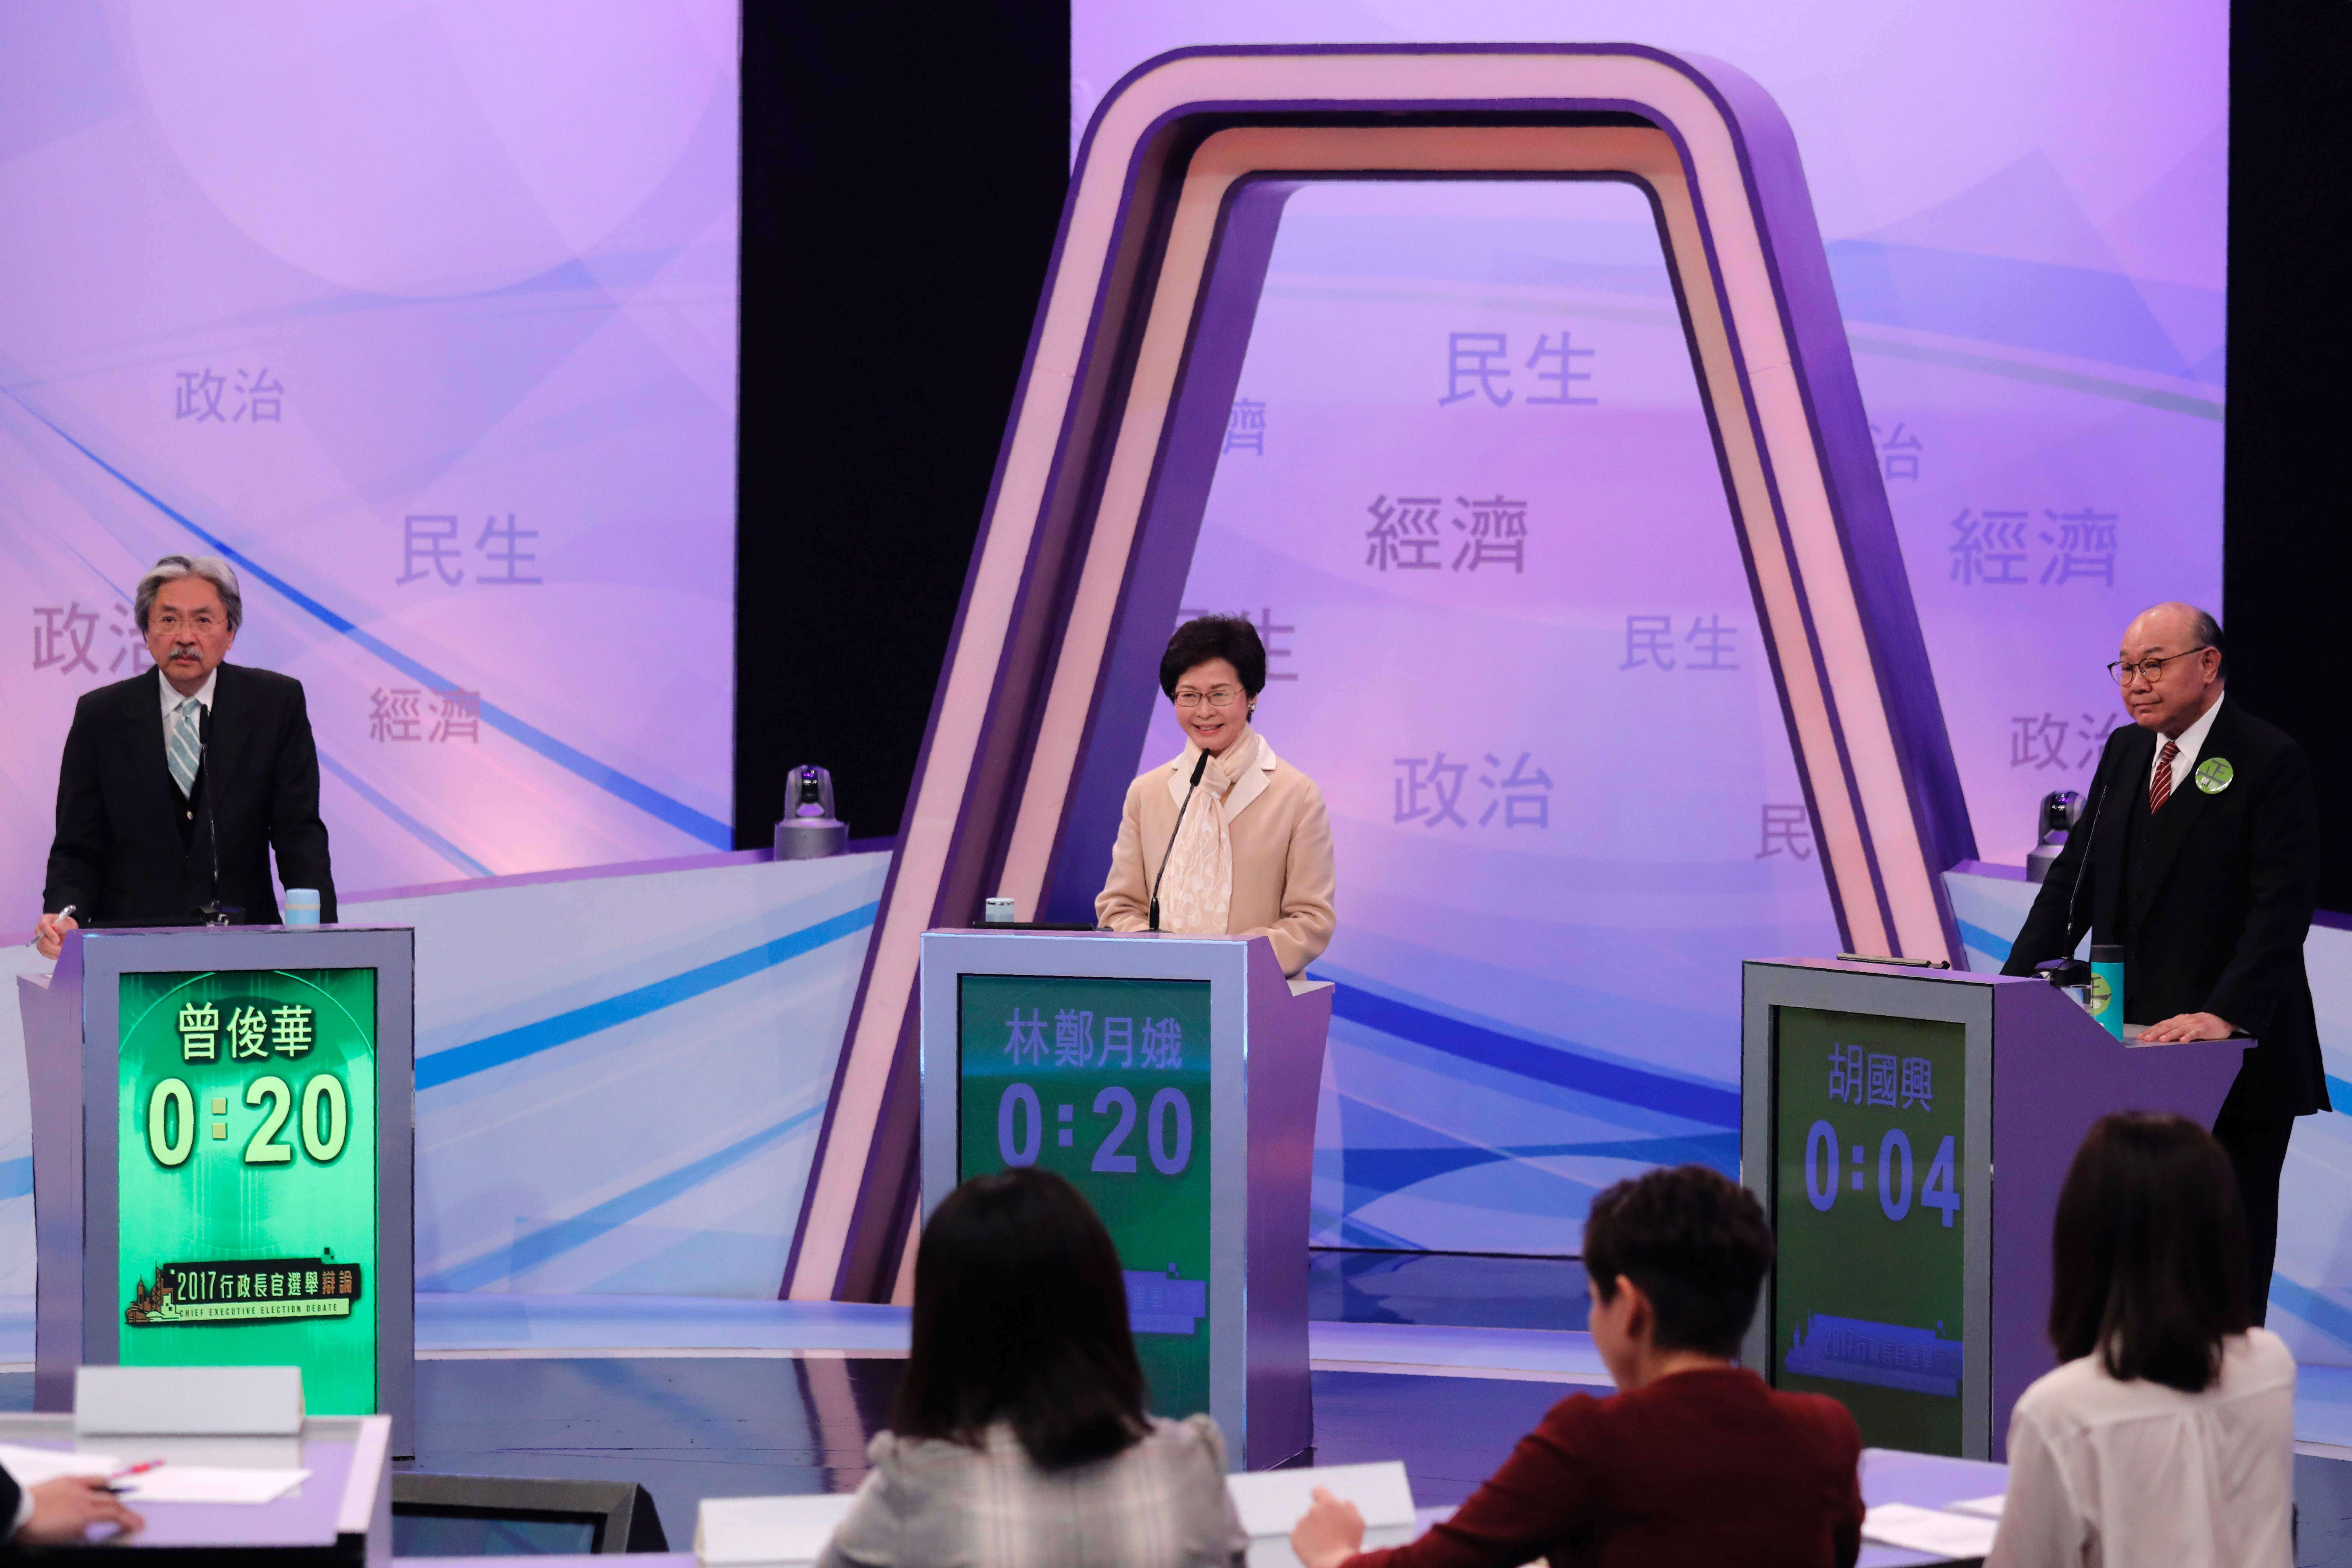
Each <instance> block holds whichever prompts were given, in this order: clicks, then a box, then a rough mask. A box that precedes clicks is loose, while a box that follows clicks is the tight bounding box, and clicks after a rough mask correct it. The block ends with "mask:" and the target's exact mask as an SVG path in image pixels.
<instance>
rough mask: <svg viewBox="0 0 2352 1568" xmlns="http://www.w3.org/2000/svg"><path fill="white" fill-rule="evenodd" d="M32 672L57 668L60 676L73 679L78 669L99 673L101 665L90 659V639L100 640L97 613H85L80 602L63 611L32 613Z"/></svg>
mask: <svg viewBox="0 0 2352 1568" xmlns="http://www.w3.org/2000/svg"><path fill="white" fill-rule="evenodd" d="M33 616H34V617H35V618H34V621H33V668H35V669H47V668H50V667H51V666H55V667H56V668H57V671H58V674H59V675H71V674H72V673H73V672H74V671H75V670H77V669H87V670H89V672H90V673H91V674H92V675H95V674H97V673H98V661H97V660H96V659H94V658H90V657H89V645H90V642H91V639H93V638H95V637H97V636H98V613H97V612H96V611H94V610H85V609H83V608H82V607H81V601H80V600H79V599H77V600H75V601H74V602H73V603H72V604H71V605H68V606H67V607H65V608H63V609H60V608H58V606H57V605H37V606H35V607H34V610H33Z"/></svg>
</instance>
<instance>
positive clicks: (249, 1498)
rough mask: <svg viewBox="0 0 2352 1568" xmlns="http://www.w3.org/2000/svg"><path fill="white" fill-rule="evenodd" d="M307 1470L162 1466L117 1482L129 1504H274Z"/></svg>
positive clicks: (301, 1478)
mask: <svg viewBox="0 0 2352 1568" xmlns="http://www.w3.org/2000/svg"><path fill="white" fill-rule="evenodd" d="M309 1478H310V1471H308V1470H232V1469H227V1468H222V1467H220V1466H217V1465H164V1466H163V1467H162V1468H158V1469H152V1470H149V1471H147V1472H146V1473H145V1474H144V1475H137V1476H126V1477H125V1478H123V1479H122V1480H121V1481H120V1482H118V1483H117V1485H119V1486H120V1487H121V1489H122V1495H123V1497H124V1498H125V1499H127V1500H129V1501H131V1502H132V1503H142V1502H245V1503H261V1502H275V1501H277V1500H278V1499H279V1498H281V1497H284V1496H285V1495H286V1494H287V1493H288V1492H290V1491H292V1490H293V1489H295V1488H296V1487H299V1486H300V1485H301V1484H302V1483H303V1482H304V1481H305V1480H307V1479H309Z"/></svg>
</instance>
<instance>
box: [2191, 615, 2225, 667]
mask: <svg viewBox="0 0 2352 1568" xmlns="http://www.w3.org/2000/svg"><path fill="white" fill-rule="evenodd" d="M2189 608H2191V609H2196V606H2195V605H2190V606H2189ZM2189 630H2190V633H2191V635H2193V636H2194V637H2196V638H2197V640H2198V641H2199V642H2201V643H2203V644H2204V645H2205V646H2206V647H2210V648H2211V649H2212V650H2213V651H2214V652H2215V653H2218V654H2220V655H2221V658H2217V659H2215V660H2214V661H2213V673H2214V674H2215V675H2216V676H2219V675H2220V674H2221V671H2222V670H2223V669H2224V668H2228V666H2229V663H2230V647H2229V645H2228V644H2227V643H2225V642H2223V641H2222V640H2221V622H2219V621H2217V620H2215V619H2214V618H2213V617H2212V616H2211V615H2210V613H2209V612H2207V611H2204V610H2197V618H2196V621H2195V622H2194V623H2193V624H2192V625H2191V626H2190V627H2189Z"/></svg>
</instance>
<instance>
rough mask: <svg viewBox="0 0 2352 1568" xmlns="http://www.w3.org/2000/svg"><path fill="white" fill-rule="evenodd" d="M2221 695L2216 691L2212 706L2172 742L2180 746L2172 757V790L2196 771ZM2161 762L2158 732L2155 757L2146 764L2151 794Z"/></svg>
mask: <svg viewBox="0 0 2352 1568" xmlns="http://www.w3.org/2000/svg"><path fill="white" fill-rule="evenodd" d="M2221 701H2222V699H2221V696H2220V694H2218V693H2217V694H2216V695H2215V696H2214V699H2213V706H2212V707H2210V708H2208V709H2207V710H2205V711H2204V712H2202V713H2200V714H2199V715H2198V716H2197V722H2195V723H2194V724H2191V725H2189V728H2187V729H2186V730H2183V731H2180V735H2179V739H2178V740H2176V741H2175V742H2173V744H2175V745H2177V746H2179V748H2180V754H2179V756H2177V757H2175V758H2173V759H2172V785H2171V788H2172V789H2173V790H2175V791H2177V790H2179V788H2180V785H2181V783H2182V781H2183V780H2185V779H2187V778H2188V777H2189V774H2190V773H2195V772H2196V771H2197V753H2198V752H2201V751H2203V750H2204V749H2205V737H2206V735H2207V733H2208V732H2210V731H2211V730H2212V728H2213V720H2214V718H2215V716H2216V715H2218V714H2219V713H2220V712H2221ZM2163 763H2164V736H2163V735H2162V734H2160V733H2159V734H2158V736H2157V738H2156V759H2155V760H2154V761H2153V762H2151V763H2148V764H2147V787H2148V793H2149V794H2150V795H2154V794H2155V792H2156V770H2157V769H2158V768H2159V767H2161V766H2162V765H2163Z"/></svg>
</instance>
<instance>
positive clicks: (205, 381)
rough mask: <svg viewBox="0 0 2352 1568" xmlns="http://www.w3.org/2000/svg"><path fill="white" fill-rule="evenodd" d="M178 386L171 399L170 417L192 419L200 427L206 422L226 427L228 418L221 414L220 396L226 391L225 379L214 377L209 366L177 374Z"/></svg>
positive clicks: (226, 383) (226, 382) (218, 376)
mask: <svg viewBox="0 0 2352 1568" xmlns="http://www.w3.org/2000/svg"><path fill="white" fill-rule="evenodd" d="M178 374H179V380H180V385H179V389H178V391H177V393H176V394H175V395H173V399H172V417H173V418H174V419H193V420H194V421H195V422H196V423H197V424H199V425H202V424H205V423H206V422H207V421H212V422H215V423H218V424H222V425H226V424H227V423H228V416H227V415H226V414H223V413H222V412H221V395H222V394H223V393H225V392H226V391H227V390H228V381H227V379H226V377H223V376H220V375H216V374H214V373H213V370H212V368H211V367H210V366H206V367H205V369H203V370H200V371H196V370H184V371H181V372H179V373H178Z"/></svg>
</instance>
